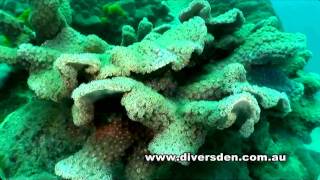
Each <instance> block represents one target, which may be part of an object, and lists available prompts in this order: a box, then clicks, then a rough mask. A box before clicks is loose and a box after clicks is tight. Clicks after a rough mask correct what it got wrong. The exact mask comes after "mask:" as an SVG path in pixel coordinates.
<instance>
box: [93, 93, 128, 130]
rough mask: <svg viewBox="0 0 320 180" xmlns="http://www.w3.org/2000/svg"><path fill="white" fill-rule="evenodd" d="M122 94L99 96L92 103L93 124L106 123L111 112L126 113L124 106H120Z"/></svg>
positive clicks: (101, 124)
mask: <svg viewBox="0 0 320 180" xmlns="http://www.w3.org/2000/svg"><path fill="white" fill-rule="evenodd" d="M122 95H123V94H120V93H119V94H113V95H111V96H106V97H103V98H100V99H99V100H97V101H96V102H95V103H94V124H95V126H97V127H99V126H103V125H105V124H106V123H108V117H110V116H111V115H113V114H122V115H124V114H127V113H126V111H125V109H124V107H123V106H121V103H120V102H121V98H122Z"/></svg>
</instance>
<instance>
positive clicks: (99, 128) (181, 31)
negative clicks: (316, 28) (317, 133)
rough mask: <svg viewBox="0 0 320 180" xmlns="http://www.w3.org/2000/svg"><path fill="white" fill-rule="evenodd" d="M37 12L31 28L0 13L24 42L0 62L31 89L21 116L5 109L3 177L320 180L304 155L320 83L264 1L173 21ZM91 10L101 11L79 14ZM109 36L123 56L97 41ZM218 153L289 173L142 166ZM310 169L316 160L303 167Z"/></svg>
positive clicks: (316, 120) (39, 5)
mask: <svg viewBox="0 0 320 180" xmlns="http://www.w3.org/2000/svg"><path fill="white" fill-rule="evenodd" d="M214 2H215V1H214ZM29 3H30V7H31V12H30V17H29V18H28V19H29V20H28V21H29V22H28V23H29V24H30V28H31V29H32V30H31V29H29V27H28V26H27V25H26V24H24V23H26V22H23V21H19V20H17V19H16V18H15V17H14V16H13V15H10V14H7V12H4V11H0V16H1V15H2V16H4V17H6V18H5V19H4V20H0V30H1V31H3V33H4V34H5V35H6V36H8V37H9V36H10V34H9V33H15V34H17V35H19V36H20V35H21V36H22V35H23V36H24V37H28V38H24V39H23V40H21V41H20V38H19V40H17V39H13V40H15V41H14V42H15V43H13V45H12V47H8V46H4V45H3V46H0V63H6V64H8V65H10V66H12V67H13V69H14V70H13V72H14V73H21V74H23V76H26V77H24V78H22V79H18V80H16V81H17V83H13V84H10V86H9V85H8V87H10V88H13V89H14V90H15V91H17V90H16V89H19V88H17V87H15V86H18V85H17V84H23V85H22V87H20V91H23V92H26V93H25V94H24V93H22V94H19V93H18V92H19V91H17V94H19V96H18V97H23V98H22V99H24V100H23V101H22V100H21V102H19V103H18V102H17V104H19V106H21V107H19V108H17V107H15V106H14V108H13V107H8V109H10V112H11V113H8V112H5V113H3V112H2V111H0V115H1V116H0V117H3V116H2V113H3V114H5V115H4V116H5V118H4V120H2V119H0V120H1V121H0V123H1V124H0V132H1V133H0V142H1V144H3V146H1V147H0V155H2V154H5V156H4V157H3V159H4V160H5V161H6V162H8V163H7V164H6V165H5V167H0V177H1V178H3V177H8V178H9V179H11V178H12V179H19V178H38V179H41V178H42V179H59V178H64V179H72V180H82V179H87V180H95V179H104V180H109V179H137V180H141V179H154V178H156V179H157V178H158V179H165V178H167V179H168V177H169V176H171V177H174V178H177V179H179V178H180V179H181V178H185V172H186V171H188V172H192V173H194V174H196V175H197V176H198V175H199V178H200V176H201V177H203V178H204V179H215V178H217V179H219V178H221V177H223V176H224V173H227V172H225V169H226V168H227V169H230V172H231V171H232V176H233V178H238V179H257V178H259V177H263V178H266V179H271V178H272V177H275V178H279V179H281V178H285V177H286V176H284V175H283V174H285V173H286V172H290V175H291V176H290V177H292V178H293V179H295V178H296V179H310V178H315V176H317V174H316V173H314V172H312V171H311V170H308V168H314V167H319V162H320V161H319V159H320V158H319V156H316V155H314V154H313V153H315V152H312V151H310V150H308V157H303V156H302V155H301V154H302V153H301V151H304V147H303V143H305V142H309V140H310V137H309V133H310V131H311V130H312V129H313V128H314V127H316V126H319V124H320V113H319V112H320V109H319V107H320V105H319V101H317V100H316V99H315V98H314V95H315V94H316V93H317V92H318V91H319V89H320V78H319V76H318V75H316V74H312V73H306V72H304V71H303V67H304V65H305V64H306V63H307V61H308V58H309V57H310V56H311V53H310V52H309V51H308V50H307V48H306V38H305V36H304V35H302V34H299V33H297V34H291V33H285V32H282V30H281V25H280V22H279V20H278V19H277V18H276V17H275V15H274V14H273V12H272V9H269V3H268V2H266V1H261V2H260V4H259V3H257V2H256V1H253V0H245V1H243V2H242V1H241V3H240V2H232V3H231V5H230V4H226V3H224V2H215V3H213V2H211V1H206V0H194V1H192V2H190V3H189V5H187V6H186V7H184V8H183V9H182V10H181V12H180V13H178V14H179V15H178V16H175V17H171V12H170V11H169V10H170V6H168V5H167V3H166V2H160V1H158V0H153V1H150V2H149V1H145V0H142V1H133V0H131V1H119V2H113V1H112V2H108V3H107V4H105V3H106V2H105V1H92V2H83V1H79V2H78V1H71V3H70V2H69V0H30V2H29ZM92 3H93V4H94V3H96V4H97V5H96V6H102V5H104V6H103V8H102V9H103V11H104V12H100V11H101V9H98V10H99V11H97V9H96V6H94V7H95V8H92V9H90V8H87V9H85V8H84V9H82V7H86V6H91V5H92ZM168 4H172V3H168ZM131 5H132V6H133V5H134V7H135V8H136V9H130V8H128V7H130V6H131ZM259 5H261V7H260V9H259V10H258V12H256V11H255V7H259ZM72 8H74V10H75V13H73V14H72V12H73V10H72ZM99 8H101V7H99ZM172 9H176V8H174V7H173V8H172ZM87 11H88V12H87ZM90 11H92V12H90ZM137 12H139V13H137ZM260 12H264V13H263V14H265V15H269V16H260V15H257V14H258V13H260ZM77 13H79V14H77ZM101 13H104V14H103V16H104V17H101V19H99V18H98V19H99V20H98V21H96V20H97V18H96V17H93V16H99V14H100V15H101ZM133 14H134V15H135V16H133ZM172 14H177V12H174V13H172ZM131 15H132V16H131ZM109 17H113V18H115V19H122V21H117V22H113V21H116V20H114V19H106V18H109ZM262 17H263V18H262ZM103 18H104V20H105V22H102V21H103V20H102V19H103ZM6 19H9V20H10V21H7V20H6ZM88 19H91V20H92V21H94V22H95V23H94V22H90V23H89V22H88V23H87V24H86V23H85V21H86V20H88ZM93 19H95V20H93ZM174 19H175V20H174ZM72 20H74V21H72ZM179 21H180V22H179ZM103 23H105V24H103ZM97 24H99V25H98V26H97ZM106 24H107V26H105V25H106ZM92 26H94V27H95V28H93V29H92V31H90V28H89V29H86V27H92ZM4 27H5V28H7V29H4ZM107 27H109V28H110V29H109V30H108V31H110V32H115V34H116V35H117V37H114V39H113V40H110V41H111V42H112V43H113V42H117V44H114V45H111V44H109V43H107V41H109V39H108V38H106V37H105V36H103V35H102V36H101V33H96V32H102V31H103V30H104V29H103V28H107ZM112 27H115V29H111V28H112ZM8 29H13V30H15V31H12V32H11V31H10V30H8ZM29 31H34V33H33V32H31V33H29ZM88 32H89V33H88ZM119 32H120V33H119ZM93 33H96V34H97V35H100V37H99V36H97V35H95V34H93ZM121 33H122V35H121ZM111 34H112V33H111ZM25 35H27V36H25ZM33 35H35V36H34V37H33ZM119 40H120V41H121V42H120V41H119ZM110 41H109V42H110ZM8 76H9V77H7V78H9V79H8V80H7V81H9V82H10V74H9V75H8ZM6 83H7V82H5V83H4V86H3V87H6ZM27 87H28V88H29V89H30V90H32V91H33V92H34V94H31V92H30V91H29V89H28V88H27ZM21 89H22V90H21ZM0 92H1V93H2V92H4V91H2V90H1V91H0ZM1 97H2V96H1ZM15 97H16V96H12V97H11V95H10V97H8V99H10V98H12V99H13V98H15ZM1 103H2V100H0V107H2V106H1ZM13 109H16V110H13ZM6 141H8V142H6ZM33 142H35V143H33ZM19 147H22V148H19ZM219 151H220V152H224V153H229V152H230V153H237V154H274V153H276V154H288V161H287V162H276V163H274V164H272V163H271V164H270V163H269V164H267V163H261V164H258V165H256V166H255V165H252V164H250V163H247V162H241V163H240V162H220V163H221V164H217V163H215V162H211V163H212V164H210V165H209V166H208V167H204V165H203V164H199V163H196V162H184V161H177V162H174V163H169V162H158V163H156V162H152V163H151V162H147V161H145V160H144V155H146V154H174V155H182V154H183V153H186V152H187V153H192V154H197V153H200V154H201V153H219ZM309 151H310V152H309ZM311 157H317V158H318V159H316V160H314V161H312V165H307V162H311V160H310V159H311ZM1 161H2V160H1ZM29 161H30V162H29ZM31 162H34V163H33V164H32V166H31V167H29V165H30V163H31ZM208 163H209V162H208ZM43 164H45V165H43ZM209 167H210V168H209ZM278 167H281V168H283V170H281V171H278V170H279V169H278ZM172 172H174V174H172ZM220 172H221V173H222V174H221V173H220ZM230 172H229V173H230ZM271 173H273V174H271ZM225 177H230V175H225ZM188 178H189V179H190V177H188ZM200 179H201V178H200Z"/></svg>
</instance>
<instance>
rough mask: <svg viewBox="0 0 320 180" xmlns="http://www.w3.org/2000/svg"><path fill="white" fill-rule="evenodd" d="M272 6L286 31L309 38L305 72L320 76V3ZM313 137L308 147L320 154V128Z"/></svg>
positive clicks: (285, 0) (287, 0)
mask: <svg viewBox="0 0 320 180" xmlns="http://www.w3.org/2000/svg"><path fill="white" fill-rule="evenodd" d="M272 4H273V7H274V9H275V11H276V13H277V15H278V16H279V18H280V19H281V22H282V25H283V28H284V30H285V31H287V32H292V33H295V32H300V33H303V34H305V35H306V36H307V38H308V48H309V49H310V50H311V51H312V54H313V56H312V58H311V59H310V61H309V63H308V64H307V66H306V67H305V70H306V71H310V72H315V73H319V74H320V1H319V0H272ZM318 96H319V97H320V93H318ZM319 99H320V98H319ZM311 136H312V143H311V144H310V145H307V147H308V148H310V149H313V150H315V151H318V152H320V127H319V128H315V129H314V130H313V131H312V134H311Z"/></svg>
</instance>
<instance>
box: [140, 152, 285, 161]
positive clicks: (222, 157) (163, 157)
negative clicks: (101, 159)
mask: <svg viewBox="0 0 320 180" xmlns="http://www.w3.org/2000/svg"><path fill="white" fill-rule="evenodd" d="M144 158H145V160H146V161H149V162H164V161H169V162H195V161H200V162H212V161H235V162H241V161H244V162H277V161H280V162H283V161H287V155H284V154H274V155H262V154H261V155H236V154H232V155H230V154H223V153H220V154H215V155H207V154H205V155H204V154H199V155H196V154H191V153H184V154H182V155H173V154H160V155H159V154H157V155H156V154H148V155H147V154H146V155H144Z"/></svg>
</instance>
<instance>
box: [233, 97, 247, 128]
mask: <svg viewBox="0 0 320 180" xmlns="http://www.w3.org/2000/svg"><path fill="white" fill-rule="evenodd" d="M231 112H232V113H234V114H236V122H235V124H234V125H232V126H231V128H233V129H237V130H238V129H240V127H241V126H242V125H243V124H244V123H245V122H246V121H247V120H248V119H249V118H250V117H251V116H252V111H251V108H250V105H249V104H248V102H246V101H240V102H238V103H237V104H236V105H235V106H234V108H233V110H232V111H231Z"/></svg>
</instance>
